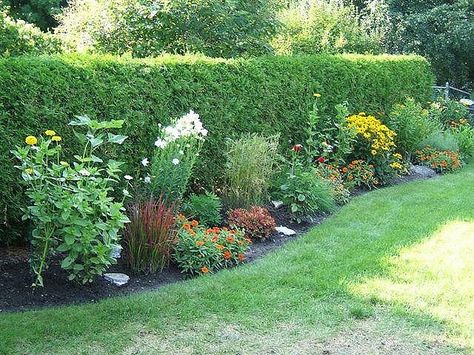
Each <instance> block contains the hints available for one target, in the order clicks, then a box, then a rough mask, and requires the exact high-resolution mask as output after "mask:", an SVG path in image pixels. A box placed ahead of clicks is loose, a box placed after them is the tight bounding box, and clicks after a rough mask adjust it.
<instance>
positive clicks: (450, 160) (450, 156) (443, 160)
mask: <svg viewBox="0 0 474 355" xmlns="http://www.w3.org/2000/svg"><path fill="white" fill-rule="evenodd" d="M416 158H417V160H418V161H419V163H420V164H422V165H426V166H429V167H431V168H432V169H434V170H436V171H438V172H440V173H443V172H451V171H454V170H458V169H460V168H461V167H462V162H461V158H460V155H459V153H458V152H452V151H450V150H443V151H439V150H436V149H434V148H431V147H425V148H423V149H421V150H418V151H417V152H416Z"/></svg>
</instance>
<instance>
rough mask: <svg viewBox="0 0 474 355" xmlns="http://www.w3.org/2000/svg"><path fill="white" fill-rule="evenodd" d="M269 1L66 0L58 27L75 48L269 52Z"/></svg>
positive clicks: (140, 52)
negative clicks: (67, 2) (65, 6)
mask: <svg viewBox="0 0 474 355" xmlns="http://www.w3.org/2000/svg"><path fill="white" fill-rule="evenodd" d="M275 16H276V13H275V5H274V0H259V1H221V0H167V1H164V0H160V1H156V0H141V1H130V0H108V1H93V0H71V1H70V2H69V7H68V8H67V9H66V10H65V11H64V14H63V15H62V16H61V17H60V26H59V28H58V32H59V33H60V34H61V35H62V38H63V39H64V40H65V41H66V42H69V43H70V44H71V45H72V46H73V47H74V48H75V49H76V48H77V49H84V48H85V49H88V50H94V51H98V52H102V53H112V54H119V55H121V54H124V53H131V54H132V55H133V56H134V57H150V56H156V55H158V54H160V53H162V52H168V53H179V54H185V53H204V54H205V55H208V56H213V57H235V56H240V55H261V54H265V53H269V52H270V50H271V48H270V46H269V45H268V41H269V39H270V37H271V36H272V35H273V34H274V33H275V31H276V27H277V21H276V18H275Z"/></svg>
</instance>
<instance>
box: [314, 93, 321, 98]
mask: <svg viewBox="0 0 474 355" xmlns="http://www.w3.org/2000/svg"><path fill="white" fill-rule="evenodd" d="M313 96H314V97H321V94H320V93H314V94H313Z"/></svg>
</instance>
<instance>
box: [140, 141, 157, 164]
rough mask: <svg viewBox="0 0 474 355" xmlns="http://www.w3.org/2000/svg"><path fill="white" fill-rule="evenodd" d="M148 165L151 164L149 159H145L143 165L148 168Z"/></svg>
mask: <svg viewBox="0 0 474 355" xmlns="http://www.w3.org/2000/svg"><path fill="white" fill-rule="evenodd" d="M155 144H156V143H155ZM148 164H150V161H149V160H148V158H144V159H143V160H142V165H143V166H148Z"/></svg>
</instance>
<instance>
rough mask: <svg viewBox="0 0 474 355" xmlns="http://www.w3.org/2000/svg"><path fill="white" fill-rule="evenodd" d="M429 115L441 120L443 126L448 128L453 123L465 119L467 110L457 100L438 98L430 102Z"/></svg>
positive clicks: (467, 114)
mask: <svg viewBox="0 0 474 355" xmlns="http://www.w3.org/2000/svg"><path fill="white" fill-rule="evenodd" d="M430 115H431V117H433V119H435V120H437V121H439V122H441V124H443V126H444V127H445V128H450V127H452V126H453V124H459V123H460V122H462V121H466V120H467V118H468V117H469V110H468V109H467V108H466V106H464V105H463V104H462V103H460V102H459V101H457V100H451V99H447V100H446V99H444V98H440V99H438V100H437V101H435V102H433V103H431V106H430Z"/></svg>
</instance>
